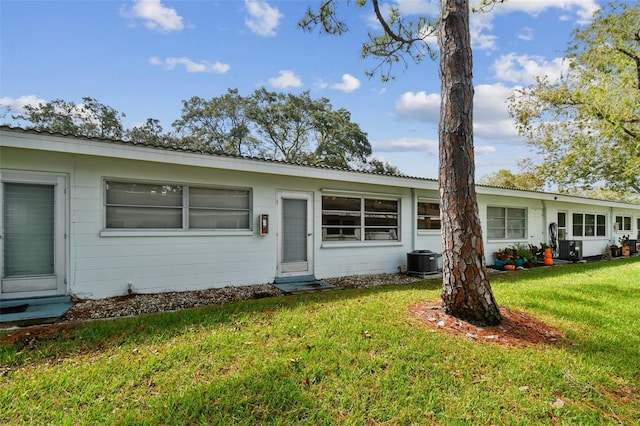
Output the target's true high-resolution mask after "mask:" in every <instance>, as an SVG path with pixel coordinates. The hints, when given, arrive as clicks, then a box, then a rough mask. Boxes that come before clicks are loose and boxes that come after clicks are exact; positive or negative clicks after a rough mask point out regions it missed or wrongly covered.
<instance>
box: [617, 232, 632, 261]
mask: <svg viewBox="0 0 640 426" xmlns="http://www.w3.org/2000/svg"><path fill="white" fill-rule="evenodd" d="M618 242H619V243H620V251H621V253H622V255H623V256H630V255H631V246H630V245H629V236H628V235H623V236H622V237H620V238H618Z"/></svg>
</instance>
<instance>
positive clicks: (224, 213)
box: [189, 209, 249, 229]
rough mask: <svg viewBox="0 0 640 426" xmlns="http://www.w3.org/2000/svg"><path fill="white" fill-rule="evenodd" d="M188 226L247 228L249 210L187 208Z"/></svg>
mask: <svg viewBox="0 0 640 426" xmlns="http://www.w3.org/2000/svg"><path fill="white" fill-rule="evenodd" d="M189 228H191V229H249V212H248V211H228V210H209V209H207V210H202V209H189Z"/></svg>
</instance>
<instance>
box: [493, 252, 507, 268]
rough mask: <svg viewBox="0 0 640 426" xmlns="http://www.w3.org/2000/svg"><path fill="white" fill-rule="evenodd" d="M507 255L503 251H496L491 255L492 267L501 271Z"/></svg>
mask: <svg viewBox="0 0 640 426" xmlns="http://www.w3.org/2000/svg"><path fill="white" fill-rule="evenodd" d="M506 257H507V255H506V254H505V252H504V250H497V251H495V252H494V253H493V267H494V268H496V269H503V268H504V261H505V259H506Z"/></svg>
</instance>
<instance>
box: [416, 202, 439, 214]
mask: <svg viewBox="0 0 640 426" xmlns="http://www.w3.org/2000/svg"><path fill="white" fill-rule="evenodd" d="M418 214H419V215H420V216H440V204H438V203H426V202H418Z"/></svg>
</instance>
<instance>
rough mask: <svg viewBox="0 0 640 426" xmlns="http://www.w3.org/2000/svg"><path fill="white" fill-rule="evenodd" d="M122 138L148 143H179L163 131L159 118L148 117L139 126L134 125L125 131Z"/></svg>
mask: <svg viewBox="0 0 640 426" xmlns="http://www.w3.org/2000/svg"><path fill="white" fill-rule="evenodd" d="M124 138H125V139H127V140H130V141H134V142H138V143H144V144H148V145H179V144H180V143H179V141H178V140H177V139H176V138H175V137H174V136H173V135H172V134H171V133H164V131H163V129H162V126H161V125H160V120H158V119H156V118H148V119H147V121H146V123H145V124H143V125H141V126H134V127H133V128H132V129H130V130H126V131H125V135H124Z"/></svg>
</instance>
